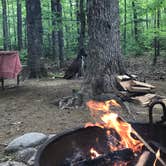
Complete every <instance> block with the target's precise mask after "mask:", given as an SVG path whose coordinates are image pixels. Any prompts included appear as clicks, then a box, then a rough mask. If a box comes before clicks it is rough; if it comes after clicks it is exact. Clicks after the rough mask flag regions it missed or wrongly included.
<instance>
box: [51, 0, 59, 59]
mask: <svg viewBox="0 0 166 166" xmlns="http://www.w3.org/2000/svg"><path fill="white" fill-rule="evenodd" d="M51 12H52V27H53V30H52V53H53V56H54V59H55V60H56V61H58V42H57V41H58V32H57V30H56V26H57V0H51Z"/></svg>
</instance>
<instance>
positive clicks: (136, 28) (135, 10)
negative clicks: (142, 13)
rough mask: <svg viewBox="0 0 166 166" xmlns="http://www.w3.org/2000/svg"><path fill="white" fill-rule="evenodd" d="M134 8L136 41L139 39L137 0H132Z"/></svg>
mask: <svg viewBox="0 0 166 166" xmlns="http://www.w3.org/2000/svg"><path fill="white" fill-rule="evenodd" d="M132 8H133V19H134V37H135V41H138V20H137V19H138V18H137V9H136V5H135V1H132Z"/></svg>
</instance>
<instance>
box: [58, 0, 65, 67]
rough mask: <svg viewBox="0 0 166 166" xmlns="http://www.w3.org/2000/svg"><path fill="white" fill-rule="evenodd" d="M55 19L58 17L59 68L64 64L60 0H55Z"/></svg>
mask: <svg viewBox="0 0 166 166" xmlns="http://www.w3.org/2000/svg"><path fill="white" fill-rule="evenodd" d="M57 19H58V24H59V25H58V26H59V29H58V44H59V65H60V68H62V67H63V66H64V39H63V25H62V5H61V2H60V0H57Z"/></svg>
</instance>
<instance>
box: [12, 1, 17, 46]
mask: <svg viewBox="0 0 166 166" xmlns="http://www.w3.org/2000/svg"><path fill="white" fill-rule="evenodd" d="M13 3H14V1H13V2H12V22H13V26H12V27H13V33H14V44H13V46H14V48H16V47H17V32H16V25H15V13H14V11H15V10H14V4H13Z"/></svg>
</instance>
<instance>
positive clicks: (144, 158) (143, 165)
mask: <svg viewBox="0 0 166 166" xmlns="http://www.w3.org/2000/svg"><path fill="white" fill-rule="evenodd" d="M150 157H151V153H150V152H149V151H145V152H144V153H142V155H141V156H140V158H139V160H138V162H137V164H136V166H146V165H147V164H148V163H147V162H148V160H149V158H150ZM151 165H153V163H152V164H151Z"/></svg>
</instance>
